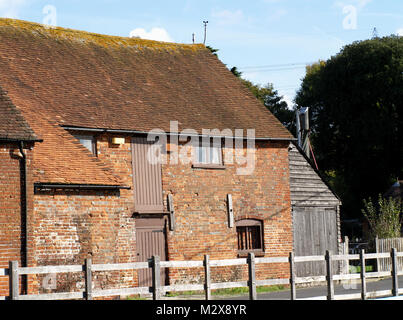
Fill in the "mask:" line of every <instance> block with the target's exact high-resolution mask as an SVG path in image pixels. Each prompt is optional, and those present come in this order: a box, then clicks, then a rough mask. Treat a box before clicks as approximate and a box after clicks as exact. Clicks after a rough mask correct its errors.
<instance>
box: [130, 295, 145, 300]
mask: <svg viewBox="0 0 403 320" xmlns="http://www.w3.org/2000/svg"><path fill="white" fill-rule="evenodd" d="M126 300H147V299H146V298H144V297H140V296H139V295H136V296H130V297H127V298H126Z"/></svg>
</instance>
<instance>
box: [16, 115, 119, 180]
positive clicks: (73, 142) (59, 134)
mask: <svg viewBox="0 0 403 320" xmlns="http://www.w3.org/2000/svg"><path fill="white" fill-rule="evenodd" d="M22 114H23V116H24V118H25V119H27V121H28V122H29V123H31V124H32V127H33V129H34V130H35V132H38V133H39V134H40V135H41V137H42V138H43V143H40V144H38V145H35V148H34V161H33V162H34V164H33V167H34V172H33V175H34V181H35V183H45V184H46V183H50V184H68V185H72V184H74V185H102V186H123V183H122V181H121V179H120V178H119V177H118V176H116V175H115V174H114V173H113V171H112V170H111V169H110V168H108V167H107V166H106V165H105V164H104V163H103V162H101V161H100V160H98V158H97V157H95V156H94V155H92V154H91V152H89V151H88V150H87V149H86V148H85V147H84V146H82V145H81V144H80V143H79V141H78V140H77V139H75V138H74V137H73V136H72V135H70V134H69V133H68V132H67V131H65V130H64V129H62V128H60V127H59V126H58V125H57V123H56V122H54V121H53V120H52V119H50V118H49V117H48V116H47V115H44V114H42V113H41V112H40V111H38V110H25V111H22Z"/></svg>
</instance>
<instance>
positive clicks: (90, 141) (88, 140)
mask: <svg viewBox="0 0 403 320" xmlns="http://www.w3.org/2000/svg"><path fill="white" fill-rule="evenodd" d="M74 137H75V138H76V139H77V140H78V141H80V143H81V144H82V145H83V146H84V147H86V148H87V149H88V150H89V151H90V152H91V153H92V154H94V155H95V154H96V147H95V138H94V136H85V135H74Z"/></svg>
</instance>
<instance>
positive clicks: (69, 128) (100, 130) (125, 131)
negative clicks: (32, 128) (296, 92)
mask: <svg viewBox="0 0 403 320" xmlns="http://www.w3.org/2000/svg"><path fill="white" fill-rule="evenodd" d="M61 127H62V128H63V129H65V130H76V131H86V132H98V133H116V134H133V135H148V134H149V132H145V131H138V130H121V129H100V128H86V127H74V126H64V125H62V126H61ZM167 135H168V136H183V137H210V138H233V139H243V140H257V141H298V139H296V138H271V137H261V138H254V139H248V138H247V137H229V136H213V135H209V136H206V135H202V134H181V133H167Z"/></svg>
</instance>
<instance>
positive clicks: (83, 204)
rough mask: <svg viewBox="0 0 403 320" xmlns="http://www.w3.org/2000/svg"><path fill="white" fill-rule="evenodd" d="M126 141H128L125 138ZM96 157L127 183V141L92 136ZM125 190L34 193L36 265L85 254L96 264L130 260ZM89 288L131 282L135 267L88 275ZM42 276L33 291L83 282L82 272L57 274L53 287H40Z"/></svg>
mask: <svg viewBox="0 0 403 320" xmlns="http://www.w3.org/2000/svg"><path fill="white" fill-rule="evenodd" d="M129 141H130V140H129ZM97 148H98V157H99V159H101V160H103V161H105V162H106V163H108V164H109V166H110V167H112V168H113V169H115V171H116V174H118V175H120V176H121V177H122V178H126V179H127V181H128V185H131V184H132V182H131V179H132V173H131V154H130V143H128V144H126V145H124V146H122V147H120V148H116V147H114V146H112V145H110V144H109V142H108V137H106V136H105V137H102V136H101V137H98V143H97ZM132 203H133V197H132V191H131V190H124V189H122V190H119V191H105V190H103V191H102V190H98V191H88V190H87V191H84V190H56V191H55V190H51V191H45V192H37V193H36V194H35V197H34V208H35V209H34V217H35V218H34V220H35V223H34V228H35V231H34V237H33V242H34V247H35V263H36V264H37V265H61V264H83V263H84V260H85V259H86V258H87V257H91V258H92V262H93V263H94V264H96V263H102V264H103V263H126V262H134V261H136V252H135V247H136V244H135V229H134V219H133V218H132V211H131V210H130V209H129V207H130V206H131V205H132ZM94 282H95V288H103V289H106V288H119V287H123V286H125V285H126V286H129V285H131V286H133V285H135V284H136V282H137V273H136V272H108V273H96V274H94ZM42 283H43V277H41V278H39V279H38V281H37V282H36V283H35V290H36V291H37V290H39V291H45V292H62V291H66V289H67V291H77V290H80V289H82V288H83V287H84V283H83V278H82V274H76V275H75V276H73V275H70V277H67V276H66V275H58V276H57V288H55V290H53V291H46V290H44V288H43V285H42ZM76 283H77V284H76Z"/></svg>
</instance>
